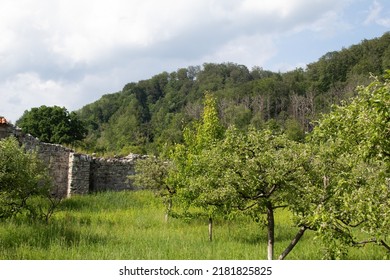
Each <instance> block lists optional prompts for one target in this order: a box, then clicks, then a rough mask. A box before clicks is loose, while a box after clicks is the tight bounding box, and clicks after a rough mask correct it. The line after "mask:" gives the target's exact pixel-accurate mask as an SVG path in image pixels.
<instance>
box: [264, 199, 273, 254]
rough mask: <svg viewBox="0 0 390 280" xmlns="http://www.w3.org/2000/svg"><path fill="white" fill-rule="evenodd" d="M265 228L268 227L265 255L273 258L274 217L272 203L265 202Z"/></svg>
mask: <svg viewBox="0 0 390 280" xmlns="http://www.w3.org/2000/svg"><path fill="white" fill-rule="evenodd" d="M266 207H267V228H268V246H267V257H268V260H273V258H274V243H275V218H274V209H273V208H272V203H271V202H267V205H266Z"/></svg>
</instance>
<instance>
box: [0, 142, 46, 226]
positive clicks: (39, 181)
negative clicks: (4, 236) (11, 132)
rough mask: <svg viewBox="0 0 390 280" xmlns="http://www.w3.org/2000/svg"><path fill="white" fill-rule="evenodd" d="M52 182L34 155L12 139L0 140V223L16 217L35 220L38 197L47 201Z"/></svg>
mask: <svg viewBox="0 0 390 280" xmlns="http://www.w3.org/2000/svg"><path fill="white" fill-rule="evenodd" d="M50 189H51V181H50V179H49V176H48V174H47V172H46V170H45V168H44V166H43V164H42V162H41V161H40V160H39V159H38V158H37V155H36V153H34V152H26V151H25V150H24V149H23V148H22V147H20V146H19V143H18V141H17V140H16V139H15V138H14V137H10V138H6V139H2V140H0V219H6V218H10V217H12V216H15V215H17V214H19V213H27V214H28V215H33V216H36V214H37V213H38V212H39V211H41V209H40V206H39V205H37V204H36V198H37V197H43V198H49V197H50Z"/></svg>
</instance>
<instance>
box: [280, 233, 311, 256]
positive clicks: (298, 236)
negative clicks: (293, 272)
mask: <svg viewBox="0 0 390 280" xmlns="http://www.w3.org/2000/svg"><path fill="white" fill-rule="evenodd" d="M306 229H307V227H305V226H303V227H301V228H300V229H299V231H298V233H297V234H296V235H295V237H294V239H293V240H291V243H290V244H289V245H288V246H287V248H286V249H285V250H284V251H283V253H282V254H281V255H280V256H279V260H284V258H285V257H287V255H288V254H289V253H290V252H291V251H292V249H294V247H295V245H297V243H298V241H299V239H301V237H302V236H303V234H304V233H305V231H306Z"/></svg>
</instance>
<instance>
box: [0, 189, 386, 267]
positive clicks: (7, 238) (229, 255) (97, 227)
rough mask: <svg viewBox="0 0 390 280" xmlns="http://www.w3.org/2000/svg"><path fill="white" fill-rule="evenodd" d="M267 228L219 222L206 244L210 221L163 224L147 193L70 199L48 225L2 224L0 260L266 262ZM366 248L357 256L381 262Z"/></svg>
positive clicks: (304, 248) (286, 237) (305, 246)
mask: <svg viewBox="0 0 390 280" xmlns="http://www.w3.org/2000/svg"><path fill="white" fill-rule="evenodd" d="M276 221H277V225H276V248H275V253H276V254H277V255H278V254H279V253H281V252H282V250H283V249H284V247H285V246H286V245H287V244H288V243H289V242H290V240H291V238H292V237H293V236H294V235H295V233H296V229H295V228H293V227H291V225H290V222H289V215H288V213H286V212H284V213H279V214H278V216H277V217H276ZM266 236H267V235H266V229H265V228H261V227H260V226H259V225H258V224H256V223H254V222H252V221H250V220H248V219H246V218H244V217H241V218H237V219H235V220H232V221H224V220H216V221H215V226H214V240H213V241H212V242H209V241H208V225H207V220H206V219H198V220H191V221H189V222H188V221H183V220H178V219H170V220H169V222H168V223H166V222H165V221H164V209H163V206H162V204H161V202H160V201H159V200H158V199H156V198H155V197H154V196H153V195H152V194H151V193H149V192H144V191H140V192H118V193H115V192H107V193H99V194H94V195H88V196H77V197H72V198H71V199H68V200H66V201H64V203H63V204H62V205H61V207H60V209H59V211H58V212H57V213H56V214H55V215H54V217H53V218H52V219H51V221H50V224H48V225H47V224H44V223H34V224H31V223H28V222H26V221H23V220H22V219H14V220H12V221H7V222H3V223H0V259H11V260H19V259H30V260H31V259H49V260H50V259H71V260H73V259H74V260H81V259H92V260H94V259H99V260H119V259H141V260H158V259H165V260H175V259H180V260H186V259H198V260H206V259H207V260H228V259H233V260H240V259H242V260H253V259H265V258H266V244H267V240H266ZM322 256H323V252H322V250H321V246H320V244H319V243H318V242H316V240H315V239H314V235H313V233H311V232H308V233H306V234H305V236H304V237H303V239H302V240H301V241H300V242H299V243H298V245H297V246H296V248H294V250H293V251H292V252H291V254H290V255H289V256H288V258H287V259H300V260H307V259H321V258H322ZM385 256H386V253H385V252H384V251H383V250H382V249H381V248H379V247H376V246H374V245H367V246H366V247H364V248H363V249H353V250H352V251H351V252H350V255H349V258H351V259H383V258H384V257H385Z"/></svg>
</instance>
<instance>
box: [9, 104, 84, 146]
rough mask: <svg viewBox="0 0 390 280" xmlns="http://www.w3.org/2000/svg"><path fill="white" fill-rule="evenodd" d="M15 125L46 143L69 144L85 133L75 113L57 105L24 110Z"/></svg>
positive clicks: (80, 138) (82, 136)
mask: <svg viewBox="0 0 390 280" xmlns="http://www.w3.org/2000/svg"><path fill="white" fill-rule="evenodd" d="M16 125H17V126H19V127H20V128H22V130H23V131H24V132H26V133H30V134H31V135H33V136H35V137H38V138H39V139H40V140H41V141H43V142H48V143H57V144H71V143H73V142H75V141H77V140H82V139H83V138H84V137H85V134H86V128H85V126H84V123H83V122H82V121H81V120H80V119H79V118H78V116H77V115H76V113H74V112H71V113H69V112H68V110H67V109H66V108H65V107H59V106H53V107H48V106H41V107H39V108H32V109H31V110H30V111H25V112H24V114H23V116H22V117H21V118H20V119H19V120H18V121H17V122H16Z"/></svg>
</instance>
